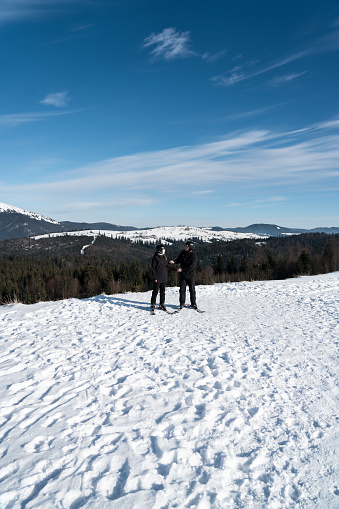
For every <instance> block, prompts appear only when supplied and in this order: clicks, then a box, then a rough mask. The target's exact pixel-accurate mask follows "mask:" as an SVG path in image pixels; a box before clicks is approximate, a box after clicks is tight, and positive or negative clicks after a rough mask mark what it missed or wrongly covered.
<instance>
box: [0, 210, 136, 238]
mask: <svg viewBox="0 0 339 509" xmlns="http://www.w3.org/2000/svg"><path fill="white" fill-rule="evenodd" d="M136 229H137V228H135V227H134V226H118V225H116V224H109V223H76V222H71V221H61V222H59V221H55V220H54V219H50V218H49V217H46V216H43V215H41V214H36V213H35V212H29V211H28V210H24V209H20V208H18V207H13V206H11V205H6V204H5V203H0V240H1V239H16V238H22V237H32V236H35V235H43V234H45V233H57V232H63V231H65V232H66V231H73V230H112V231H130V230H136Z"/></svg>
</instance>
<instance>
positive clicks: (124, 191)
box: [1, 122, 339, 206]
mask: <svg viewBox="0 0 339 509" xmlns="http://www.w3.org/2000/svg"><path fill="white" fill-rule="evenodd" d="M325 124H326V123H325V122H324V123H323V125H322V127H319V128H318V129H315V128H314V126H313V127H312V128H306V129H305V130H301V131H300V132H299V133H297V132H286V133H274V132H269V131H250V132H246V133H238V134H235V135H233V136H228V137H225V138H224V139H221V140H218V141H215V142H213V143H205V144H201V145H196V146H191V147H177V148H173V149H168V150H163V151H156V152H146V153H138V154H134V155H129V156H123V157H118V158H114V159H109V160H105V161H99V162H97V163H94V164H91V165H88V166H85V167H81V168H78V169H76V170H73V171H70V172H69V173H68V175H67V178H64V179H63V180H57V181H54V182H45V183H41V182H40V183H26V184H24V183H23V184H22V185H19V186H17V185H9V184H8V185H6V184H5V183H3V184H2V186H1V188H2V192H3V193H9V192H11V193H16V194H17V193H27V192H30V193H35V194H36V195H39V194H41V193H44V196H48V195H49V196H50V197H51V200H52V201H54V200H58V199H59V200H61V202H63V201H65V199H67V200H72V201H73V200H74V201H86V200H87V199H88V197H91V198H94V199H95V196H99V195H101V194H102V193H106V194H107V193H109V194H110V199H112V197H114V199H116V200H118V201H119V200H121V199H123V198H124V197H129V198H133V199H134V198H137V197H140V195H141V194H142V196H143V198H145V197H146V201H145V202H144V203H145V204H147V199H148V198H149V199H152V200H153V199H155V197H157V198H156V199H160V196H164V195H172V194H173V193H175V194H177V195H178V196H181V195H185V196H187V193H188V192H189V193H192V192H195V193H204V192H205V191H206V190H208V191H209V190H212V189H218V192H222V191H223V190H227V192H229V191H230V189H232V188H233V187H234V188H237V189H239V190H240V189H241V190H242V192H243V190H244V189H246V188H247V189H249V188H251V187H253V186H255V187H260V188H261V189H263V188H265V187H267V188H269V187H271V186H274V185H279V186H280V187H282V186H285V185H287V186H293V188H295V189H297V188H299V189H302V190H303V191H304V189H305V186H309V187H312V186H317V185H318V183H319V182H322V183H323V184H324V183H326V182H328V183H330V182H334V181H335V180H338V178H339V169H338V160H339V129H338V126H333V125H332V124H331V126H330V129H331V131H330V130H328V128H326V127H325ZM66 197H67V198H66ZM80 197H81V198H82V199H79V198H80ZM98 199H99V198H97V200H98ZM279 199H280V198H279ZM271 203H272V201H271ZM263 204H264V203H263V202H261V203H260V202H257V203H253V206H255V205H257V206H261V205H263Z"/></svg>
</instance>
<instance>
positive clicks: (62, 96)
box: [40, 91, 70, 108]
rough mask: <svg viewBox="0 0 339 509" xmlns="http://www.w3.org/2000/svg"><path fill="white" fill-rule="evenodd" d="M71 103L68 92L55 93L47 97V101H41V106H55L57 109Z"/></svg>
mask: <svg viewBox="0 0 339 509" xmlns="http://www.w3.org/2000/svg"><path fill="white" fill-rule="evenodd" d="M69 101H70V97H69V96H68V92H66V91H64V92H55V93H53V94H48V95H46V97H45V99H43V100H42V101H40V103H41V104H46V105H48V106H55V107H56V108H64V107H65V106H67V104H68V103H69Z"/></svg>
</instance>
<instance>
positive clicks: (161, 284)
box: [151, 282, 166, 307]
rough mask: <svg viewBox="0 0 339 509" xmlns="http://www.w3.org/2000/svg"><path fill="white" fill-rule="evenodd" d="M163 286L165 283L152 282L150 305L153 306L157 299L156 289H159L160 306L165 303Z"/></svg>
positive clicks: (164, 286)
mask: <svg viewBox="0 0 339 509" xmlns="http://www.w3.org/2000/svg"><path fill="white" fill-rule="evenodd" d="M165 288H166V283H155V282H154V283H153V292H152V297H151V306H152V307H155V303H156V300H157V295H158V291H159V289H160V306H161V305H162V304H165Z"/></svg>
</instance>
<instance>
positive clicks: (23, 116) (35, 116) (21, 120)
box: [0, 110, 83, 127]
mask: <svg viewBox="0 0 339 509" xmlns="http://www.w3.org/2000/svg"><path fill="white" fill-rule="evenodd" d="M81 111H83V110H73V111H58V112H49V113H38V112H36V113H11V114H9V115H0V127H1V126H2V127H6V126H10V127H13V126H17V125H20V124H28V123H30V122H40V121H42V120H47V119H48V118H51V117H59V116H62V115H72V114H74V113H79V112H81Z"/></svg>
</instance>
